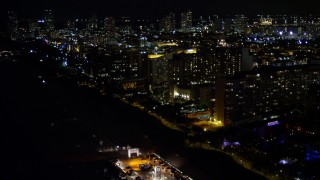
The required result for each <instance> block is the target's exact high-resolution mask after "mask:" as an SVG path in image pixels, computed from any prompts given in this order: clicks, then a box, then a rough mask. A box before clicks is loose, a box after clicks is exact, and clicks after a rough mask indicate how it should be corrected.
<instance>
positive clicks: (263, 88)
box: [216, 66, 320, 124]
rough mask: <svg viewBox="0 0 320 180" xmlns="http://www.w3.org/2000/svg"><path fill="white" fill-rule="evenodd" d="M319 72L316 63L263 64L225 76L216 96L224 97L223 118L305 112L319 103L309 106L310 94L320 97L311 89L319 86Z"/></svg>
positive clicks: (263, 117) (246, 119) (232, 120)
mask: <svg viewBox="0 0 320 180" xmlns="http://www.w3.org/2000/svg"><path fill="white" fill-rule="evenodd" d="M319 74H320V69H319V67H317V66H314V67H312V66H310V67H309V66H295V67H266V69H261V70H259V71H250V72H246V73H241V74H238V76H235V77H232V78H227V79H226V81H225V86H224V87H223V86H221V87H222V88H224V96H223V97H221V96H219V97H220V98H221V99H224V118H225V119H224V120H225V122H229V123H233V124H237V123H242V122H250V121H255V120H272V119H275V118H279V117H283V116H285V115H286V114H289V113H290V112H291V111H292V110H299V111H301V112H303V113H306V112H307V111H309V110H310V109H312V108H313V107H319V103H316V104H313V105H312V106H313V107H310V106H308V104H310V103H311V104H312V103H314V102H313V101H312V99H313V98H319V94H317V93H315V91H310V89H312V88H311V87H317V88H319V82H320V78H319V77H320V76H319ZM317 88H316V89H317ZM220 90H221V89H220ZM317 91H318V90H317ZM311 93H313V94H311ZM219 97H216V98H219ZM310 97H312V98H310ZM216 101H217V100H216ZM217 105H218V104H217ZM220 108H222V107H220ZM229 123H228V124H229Z"/></svg>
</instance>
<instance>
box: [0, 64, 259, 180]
mask: <svg viewBox="0 0 320 180" xmlns="http://www.w3.org/2000/svg"><path fill="white" fill-rule="evenodd" d="M53 74H54V73H53ZM40 76H41V77H40ZM52 77H54V76H52V74H51V73H50V71H47V70H46V69H45V67H42V66H31V65H28V64H7V63H1V64H0V83H1V86H0V98H1V101H0V103H1V104H0V105H1V110H0V121H1V124H2V125H1V132H2V133H3V135H2V138H3V139H2V146H1V147H2V149H3V150H4V152H3V153H2V154H3V157H4V158H3V161H2V163H3V164H4V166H2V167H5V169H3V170H4V171H3V173H2V175H3V176H4V178H0V179H18V178H19V179H108V177H107V176H105V175H103V173H102V170H103V169H104V168H105V167H104V162H103V161H102V162H101V161H98V160H97V159H99V158H101V159H103V158H104V157H103V156H105V155H103V154H102V155H101V154H97V153H96V148H97V147H99V146H100V143H101V142H103V146H104V147H108V146H115V145H119V146H126V145H130V146H132V147H140V148H141V150H142V151H154V152H156V153H158V154H160V155H161V156H162V157H164V158H166V159H168V160H169V161H170V162H171V163H172V164H173V165H175V166H176V167H178V168H179V169H181V170H182V171H183V172H184V173H185V174H187V175H189V176H191V177H192V178H194V179H201V180H202V179H203V180H206V179H208V180H211V179H238V178H241V179H263V178H262V177H260V176H258V175H256V174H254V173H252V172H250V171H248V170H246V169H244V168H243V167H242V166H240V165H238V164H237V163H235V162H234V161H233V160H232V159H231V158H229V157H228V156H225V155H224V154H221V153H217V152H212V151H205V150H191V149H185V148H184V146H183V137H184V134H183V133H181V132H177V131H174V130H171V129H168V128H166V127H165V126H163V125H162V124H161V123H160V122H159V121H157V120H156V119H154V118H153V117H150V116H149V115H147V114H145V113H144V112H141V111H139V110H138V109H135V108H133V107H131V106H129V105H127V104H124V103H122V102H120V101H119V100H116V99H113V98H111V97H103V96H100V95H99V94H98V93H96V92H95V91H94V90H90V89H87V88H79V87H77V86H76V85H74V84H73V83H72V82H73V80H70V79H56V78H52ZM43 79H44V80H45V82H46V83H43ZM99 156H101V157H99Z"/></svg>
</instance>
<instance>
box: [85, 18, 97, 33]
mask: <svg viewBox="0 0 320 180" xmlns="http://www.w3.org/2000/svg"><path fill="white" fill-rule="evenodd" d="M97 29H98V17H97V15H96V14H92V16H91V17H90V18H89V19H88V21H87V30H88V31H93V30H97Z"/></svg>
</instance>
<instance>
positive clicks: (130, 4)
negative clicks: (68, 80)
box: [0, 0, 320, 18]
mask: <svg viewBox="0 0 320 180" xmlns="http://www.w3.org/2000/svg"><path fill="white" fill-rule="evenodd" d="M316 2H317V1H316V0H300V1H299V0H257V1H252V0H240V1H236V0H219V1H215V0H154V1H151V0H149V1H148V0H9V1H7V2H5V3H6V4H3V2H2V5H1V7H0V10H1V16H2V17H3V16H6V12H7V11H8V10H16V11H17V12H18V14H19V17H41V15H43V10H44V9H52V10H53V13H54V15H55V17H77V16H80V17H81V16H83V17H86V16H88V15H90V14H92V13H93V12H95V13H97V14H98V15H100V14H101V15H105V14H109V15H125V16H127V15H130V16H136V17H153V18H159V17H161V16H163V15H165V14H166V13H168V12H169V11H174V12H181V11H183V10H186V9H190V10H192V11H193V12H194V15H196V16H197V15H212V14H219V15H223V14H238V13H242V14H247V15H255V14H310V13H311V14H320V10H318V9H319V8H318V7H319V5H318V4H319V3H316Z"/></svg>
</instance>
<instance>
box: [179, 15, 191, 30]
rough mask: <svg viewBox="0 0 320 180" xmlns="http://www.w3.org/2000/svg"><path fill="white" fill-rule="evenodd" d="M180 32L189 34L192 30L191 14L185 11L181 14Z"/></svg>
mask: <svg viewBox="0 0 320 180" xmlns="http://www.w3.org/2000/svg"><path fill="white" fill-rule="evenodd" d="M180 22H181V24H180V25H181V30H182V31H183V32H190V30H191V28H192V12H191V11H190V10H189V11H186V12H183V13H181V21H180Z"/></svg>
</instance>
